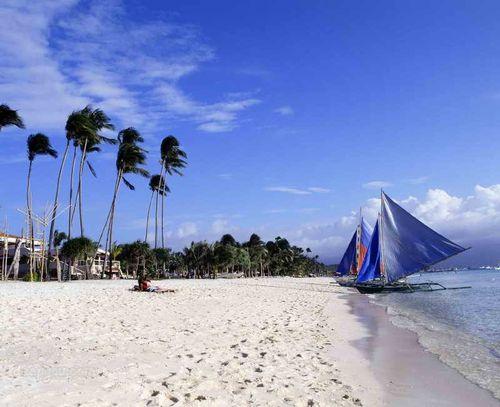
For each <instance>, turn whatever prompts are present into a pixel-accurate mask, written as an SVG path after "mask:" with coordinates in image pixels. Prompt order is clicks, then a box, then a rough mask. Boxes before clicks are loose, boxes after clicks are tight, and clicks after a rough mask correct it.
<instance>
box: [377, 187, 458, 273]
mask: <svg viewBox="0 0 500 407" xmlns="http://www.w3.org/2000/svg"><path fill="white" fill-rule="evenodd" d="M380 234H381V239H380V242H381V245H380V246H381V251H382V262H383V272H384V275H385V278H386V281H387V282H388V283H392V282H394V281H396V280H398V279H400V278H402V277H405V276H409V275H410V274H413V273H416V272H418V271H421V270H424V269H426V268H427V267H429V266H431V265H433V264H435V263H438V262H440V261H442V260H445V259H447V258H448V257H451V256H453V255H455V254H458V253H460V252H463V251H464V250H466V249H465V248H463V247H462V246H460V245H458V244H456V243H453V242H452V241H451V240H448V239H447V238H445V237H444V236H441V235H440V234H439V233H437V232H435V231H434V230H432V229H431V228H429V227H428V226H426V225H424V224H423V223H422V222H420V221H419V220H418V219H417V218H415V217H413V216H412V215H410V214H409V213H408V212H406V211H405V210H404V209H403V208H401V207H400V206H399V205H397V204H396V203H395V202H394V201H393V200H392V199H391V198H389V197H388V196H387V195H386V194H385V193H382V217H381V226H380Z"/></svg>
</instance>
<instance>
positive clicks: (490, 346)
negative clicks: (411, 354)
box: [371, 270, 500, 399]
mask: <svg viewBox="0 0 500 407" xmlns="http://www.w3.org/2000/svg"><path fill="white" fill-rule="evenodd" d="M425 281H434V282H438V283H441V284H443V285H444V286H445V287H453V286H471V287H472V288H469V289H464V290H446V291H434V292H414V293H390V294H378V295H372V296H371V300H372V301H373V302H375V303H377V304H379V305H383V306H385V307H387V312H388V313H389V315H390V317H391V321H392V322H393V323H394V324H395V325H397V326H400V327H404V328H407V329H410V330H412V331H414V332H416V333H417V335H418V338H419V342H420V343H421V344H422V345H423V346H424V347H425V348H426V349H427V350H429V351H431V352H433V353H435V354H436V355H437V356H438V357H439V358H440V359H441V361H443V362H444V363H446V364H448V365H449V366H451V367H453V368H455V369H456V370H458V371H459V372H460V373H462V374H463V375H464V376H465V377H466V378H468V379H469V380H470V381H472V382H474V383H477V384H478V385H480V386H481V387H483V388H485V389H487V390H489V391H491V392H492V393H493V394H494V396H495V397H497V398H499V399H500V271H499V270H468V271H459V272H443V273H432V274H421V275H417V276H412V277H411V278H410V282H425Z"/></svg>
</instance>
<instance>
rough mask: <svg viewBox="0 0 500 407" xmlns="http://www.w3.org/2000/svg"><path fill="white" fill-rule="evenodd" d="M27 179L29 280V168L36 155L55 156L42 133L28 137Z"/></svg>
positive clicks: (32, 243) (32, 240)
mask: <svg viewBox="0 0 500 407" xmlns="http://www.w3.org/2000/svg"><path fill="white" fill-rule="evenodd" d="M27 144H28V161H29V167H28V180H27V185H26V205H27V208H28V225H29V238H30V239H31V255H30V281H33V256H32V255H33V251H34V247H35V237H34V231H33V209H32V200H31V170H32V167H33V161H34V160H35V158H36V156H38V155H50V156H51V157H53V158H56V157H57V151H56V150H54V149H53V148H52V146H51V144H50V140H49V138H48V137H47V136H46V135H44V134H42V133H37V134H31V135H30V136H29V137H28V142H27Z"/></svg>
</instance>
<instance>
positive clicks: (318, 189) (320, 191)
mask: <svg viewBox="0 0 500 407" xmlns="http://www.w3.org/2000/svg"><path fill="white" fill-rule="evenodd" d="M307 189H308V190H309V191H311V192H316V193H318V194H327V193H329V192H331V189H328V188H322V187H309V188H307Z"/></svg>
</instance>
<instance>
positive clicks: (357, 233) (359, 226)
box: [355, 207, 363, 275]
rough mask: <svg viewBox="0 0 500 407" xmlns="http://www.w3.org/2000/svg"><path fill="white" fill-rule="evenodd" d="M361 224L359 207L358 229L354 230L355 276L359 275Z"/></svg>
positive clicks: (361, 218)
mask: <svg viewBox="0 0 500 407" xmlns="http://www.w3.org/2000/svg"><path fill="white" fill-rule="evenodd" d="M362 223H363V217H362V215H361V207H360V208H359V223H358V228H357V230H356V273H355V274H356V275H358V273H359V269H360V268H361V264H359V263H360V262H359V260H360V257H361V256H360V254H361V227H362V226H361V224H362Z"/></svg>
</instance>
